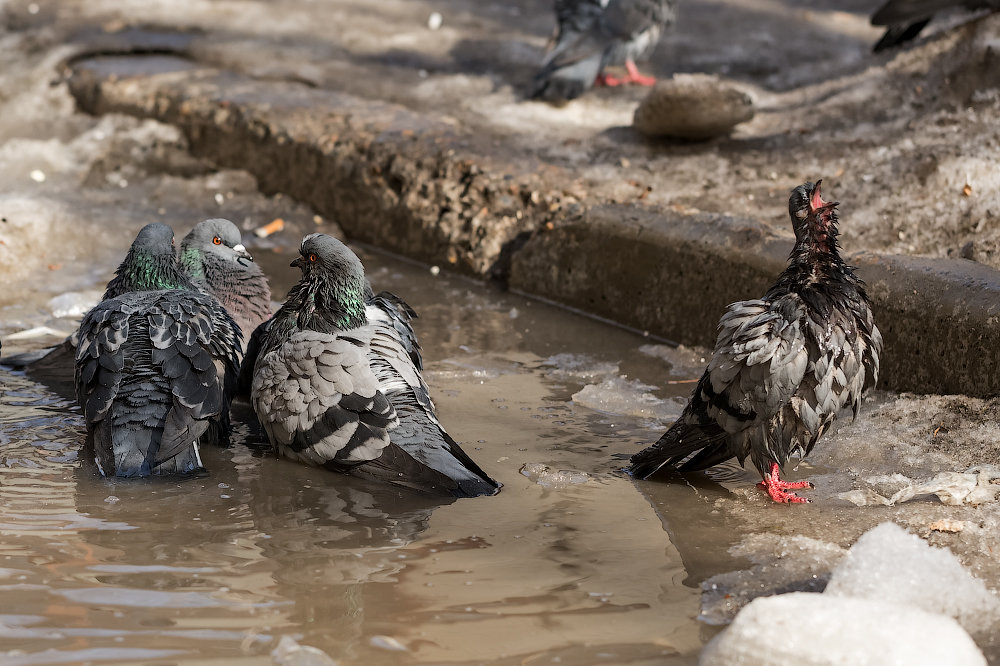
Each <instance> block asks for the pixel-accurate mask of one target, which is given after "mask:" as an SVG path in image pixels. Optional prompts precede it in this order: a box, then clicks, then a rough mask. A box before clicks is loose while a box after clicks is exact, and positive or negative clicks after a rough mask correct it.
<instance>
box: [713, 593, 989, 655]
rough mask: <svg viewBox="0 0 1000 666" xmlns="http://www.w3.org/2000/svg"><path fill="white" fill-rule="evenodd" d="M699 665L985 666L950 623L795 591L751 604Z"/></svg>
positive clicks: (965, 637)
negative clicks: (900, 665) (889, 665)
mask: <svg viewBox="0 0 1000 666" xmlns="http://www.w3.org/2000/svg"><path fill="white" fill-rule="evenodd" d="M698 664H699V666H730V665H731V664H741V665H742V666H765V665H766V666H792V665H794V666H883V665H884V664H907V666H940V664H962V665H963V666H980V665H982V666H985V664H986V659H985V658H984V657H983V654H982V653H981V652H980V651H979V648H977V647H976V644H975V643H973V642H972V639H971V638H970V637H969V635H968V634H967V633H965V631H963V630H962V627H960V626H959V625H958V623H957V622H955V621H954V620H953V619H951V618H950V617H946V616H944V615H937V614H933V613H928V612H926V611H923V610H919V609H916V608H908V607H905V606H897V605H895V604H891V603H886V602H882V601H874V600H871V599H852V598H847V597H835V596H831V595H828V594H809V593H808V592H794V593H792V594H783V595H780V596H776V597H762V598H760V599H757V600H755V601H754V602H753V603H751V604H750V605H749V606H747V607H746V608H745V609H743V611H742V612H741V613H740V614H739V615H738V616H737V618H736V620H735V621H734V622H733V624H732V625H730V627H729V628H728V629H727V630H726V631H725V632H723V633H722V634H720V635H719V636H717V637H716V638H715V639H714V640H713V641H712V642H711V643H709V644H708V646H707V647H706V648H705V649H704V650H703V651H702V654H701V658H700V659H699V660H698Z"/></svg>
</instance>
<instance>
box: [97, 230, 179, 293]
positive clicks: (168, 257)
mask: <svg viewBox="0 0 1000 666" xmlns="http://www.w3.org/2000/svg"><path fill="white" fill-rule="evenodd" d="M194 288H195V286H194V285H193V284H192V283H191V281H190V280H188V279H187V278H186V277H185V276H184V274H183V273H182V272H181V270H180V267H179V266H178V265H177V256H176V254H175V250H174V232H173V230H172V229H171V228H170V227H168V226H167V225H165V224H161V223H159V222H154V223H153V224H147V225H146V226H144V227H143V228H142V229H140V230H139V233H138V235H137V236H136V237H135V240H134V241H132V246H131V247H130V248H129V250H128V254H126V255H125V259H124V260H123V261H122V263H121V264H120V265H119V266H118V270H117V271H115V277H114V278H112V280H111V281H110V282H108V287H107V289H106V290H105V292H104V300H107V299H109V298H116V297H118V296H121V295H122V294H126V293H130V292H133V291H155V290H158V289H194Z"/></svg>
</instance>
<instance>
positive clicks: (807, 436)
mask: <svg viewBox="0 0 1000 666" xmlns="http://www.w3.org/2000/svg"><path fill="white" fill-rule="evenodd" d="M836 207H837V203H827V202H825V201H823V199H822V198H821V197H820V187H819V183H818V182H817V183H816V184H815V185H813V184H812V183H806V184H804V185H801V186H799V187H797V188H795V190H794V191H793V192H792V196H791V198H790V199H789V202H788V209H789V213H790V214H791V218H792V227H793V228H794V230H795V247H794V249H793V250H792V253H791V256H790V257H789V262H788V267H787V268H786V269H785V271H784V272H783V273H782V274H781V276H780V277H778V281H777V282H775V283H774V285H773V286H772V287H771V288H770V289H769V290H768V292H767V293H766V294H764V297H763V298H761V299H759V300H752V301H741V302H738V303H733V304H732V305H730V306H729V308H728V309H727V311H726V313H725V314H724V315H723V316H722V319H721V320H720V321H719V335H718V339H717V340H716V343H715V351H714V352H713V354H712V360H711V362H709V364H708V368H707V369H706V370H705V373H704V375H702V378H701V380H700V381H699V382H698V386H697V387H696V388H695V390H694V394H693V395H692V396H691V400H690V402H689V403H688V405H687V407H685V408H684V412H683V413H682V414H681V416H680V418H679V419H677V422H676V423H674V424H673V426H671V428H670V429H669V430H668V431H667V432H666V434H664V435H663V436H662V437H661V438H660V440H659V441H658V442H656V443H655V444H653V445H652V446H650V447H648V448H647V449H645V450H643V451H640V452H639V453H637V454H635V455H634V456H632V460H631V465H630V467H629V471H630V472H631V473H632V475H633V476H635V477H637V478H640V479H645V478H647V477H649V476H650V475H652V474H654V473H655V472H657V471H659V470H661V469H672V470H676V471H679V472H688V471H696V470H702V469H706V468H708V467H711V466H713V465H717V464H719V463H722V462H724V461H726V460H729V459H731V458H734V457H735V458H737V459H738V460H739V461H740V464H743V461H744V460H745V459H746V457H747V456H749V457H750V460H751V461H752V462H753V464H754V466H755V467H756V468H757V469H758V470H759V471H760V474H761V476H762V477H763V479H764V480H763V482H762V484H761V485H763V487H764V488H765V489H766V490H767V492H768V494H769V495H770V496H771V498H772V499H773V500H774V501H776V502H805V501H807V500H806V499H804V498H802V497H798V496H797V495H795V494H794V493H790V492H788V491H789V490H792V489H796V488H805V487H811V486H810V484H808V483H807V482H797V483H789V482H786V481H783V480H781V476H780V471H781V468H782V467H783V466H784V464H785V462H786V461H787V460H788V459H789V457H790V456H791V455H792V454H793V453H799V454H801V455H806V454H808V453H809V451H811V450H812V448H813V447H814V446H815V445H816V442H817V441H818V440H819V438H820V437H822V435H823V433H824V432H826V431H827V429H828V428H829V427H830V425H831V424H832V423H833V421H834V419H835V418H836V416H837V413H838V412H839V411H840V410H841V408H843V407H851V408H852V409H853V411H854V415H855V416H857V413H858V409H859V408H860V406H861V396H862V392H863V391H864V390H865V389H867V388H869V387H872V386H874V385H875V383H876V381H877V380H878V372H879V355H880V354H881V352H882V335H881V334H880V333H879V330H878V327H876V326H875V321H874V319H873V317H872V311H871V306H870V303H869V300H868V295H867V293H866V292H865V286H864V283H863V282H862V281H861V280H860V279H859V278H858V277H857V276H856V275H855V274H854V269H853V268H852V267H850V266H848V265H847V264H845V263H844V261H843V260H842V259H841V257H840V250H839V244H838V241H837V233H838V232H837V210H836Z"/></svg>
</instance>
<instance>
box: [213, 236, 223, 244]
mask: <svg viewBox="0 0 1000 666" xmlns="http://www.w3.org/2000/svg"><path fill="white" fill-rule="evenodd" d="M212 242H213V243H215V244H216V245H222V239H221V238H219V237H218V236H216V237H215V238H213V239H212Z"/></svg>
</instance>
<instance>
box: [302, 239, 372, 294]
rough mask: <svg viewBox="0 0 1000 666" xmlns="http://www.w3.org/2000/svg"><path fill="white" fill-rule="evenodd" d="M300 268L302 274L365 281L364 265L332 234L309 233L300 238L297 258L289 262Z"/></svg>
mask: <svg viewBox="0 0 1000 666" xmlns="http://www.w3.org/2000/svg"><path fill="white" fill-rule="evenodd" d="M291 265H292V266H297V267H298V268H300V269H302V275H303V276H304V277H308V276H322V277H324V278H326V279H330V280H335V281H345V282H360V283H361V284H362V285H363V284H364V282H365V267H364V266H362V265H361V260H360V259H358V255H356V254H354V252H352V251H351V249H350V248H349V247H347V246H346V245H344V244H343V243H341V242H340V241H339V240H337V239H336V238H334V237H333V236H327V235H326V234H309V235H308V236H306V237H305V238H303V239H302V245H301V246H300V247H299V258H298V259H296V260H295V261H293V262H292V263H291Z"/></svg>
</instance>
